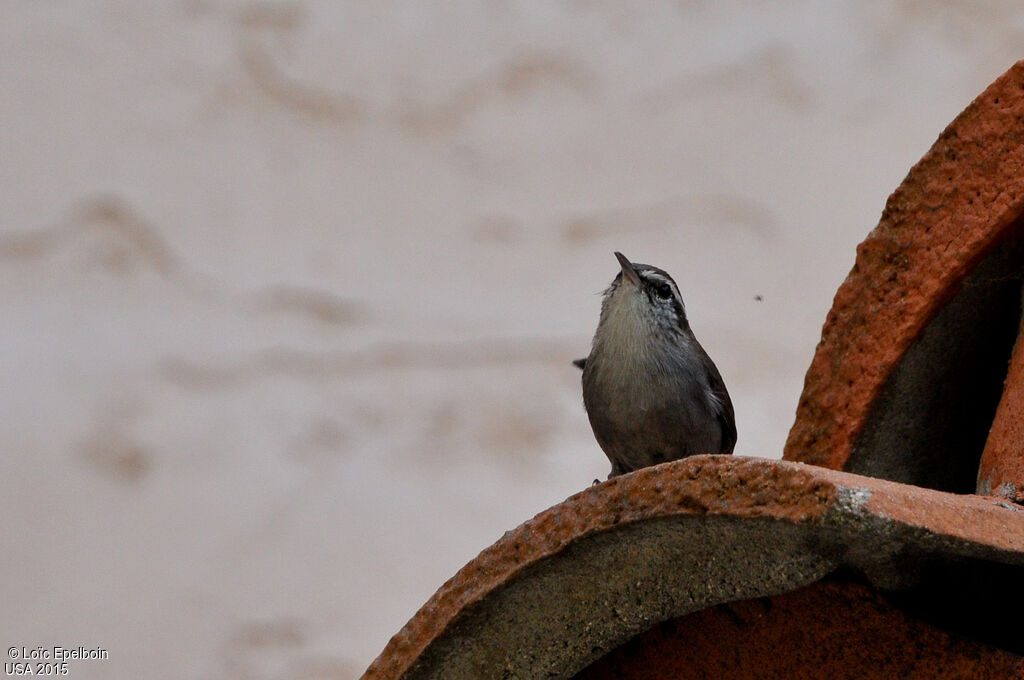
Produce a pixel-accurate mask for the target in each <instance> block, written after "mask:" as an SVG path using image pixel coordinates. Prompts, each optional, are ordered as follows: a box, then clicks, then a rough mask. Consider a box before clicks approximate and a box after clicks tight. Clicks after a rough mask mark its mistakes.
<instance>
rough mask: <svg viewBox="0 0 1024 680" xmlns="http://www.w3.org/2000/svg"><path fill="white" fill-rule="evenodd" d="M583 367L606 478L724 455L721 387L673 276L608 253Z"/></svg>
mask: <svg viewBox="0 0 1024 680" xmlns="http://www.w3.org/2000/svg"><path fill="white" fill-rule="evenodd" d="M615 257H617V258H618V260H619V265H620V266H621V267H622V271H620V272H619V273H618V274H617V275H616V277H615V279H614V280H613V281H612V283H611V285H610V286H608V289H607V290H605V292H604V301H603V302H602V303H601V320H600V321H599V322H598V324H597V332H596V333H594V342H593V345H592V346H591V350H590V356H588V357H587V358H586V359H578V360H577V361H575V362H573V363H575V364H576V365H577V366H579V367H580V368H582V369H583V403H584V405H585V406H586V408H587V416H588V417H589V418H590V425H591V427H592V428H593V429H594V436H595V437H596V438H597V443H598V444H600V445H601V448H602V449H603V450H604V452H605V454H606V455H607V456H608V460H610V461H611V463H612V471H611V474H609V475H608V476H609V478H610V477H614V476H616V475H621V474H624V473H626V472H630V471H632V470H636V469H638V468H642V467H646V466H648V465H656V464H658V463H662V462H664V461H667V460H675V459H677V458H685V457H686V456H692V455H695V454H698V453H732V450H733V447H734V446H735V445H736V421H735V416H734V414H733V409H732V401H731V400H730V399H729V392H728V391H727V390H726V389H725V383H724V382H722V376H721V375H720V374H719V373H718V369H717V368H716V367H715V364H714V362H712V361H711V357H709V356H708V355H707V352H705V351H704V348H703V347H701V345H700V343H699V342H697V338H696V337H694V335H693V331H691V330H690V324H689V322H688V321H687V319H686V308H685V307H684V306H683V299H682V297H681V296H680V295H679V289H678V288H677V287H676V283H675V281H673V280H672V277H671V276H669V275H668V274H667V273H665V272H664V271H662V270H661V269H658V268H657V267H652V266H650V265H646V264H634V263H632V262H630V261H629V260H627V259H626V257H625V256H624V255H623V254H622V253H615Z"/></svg>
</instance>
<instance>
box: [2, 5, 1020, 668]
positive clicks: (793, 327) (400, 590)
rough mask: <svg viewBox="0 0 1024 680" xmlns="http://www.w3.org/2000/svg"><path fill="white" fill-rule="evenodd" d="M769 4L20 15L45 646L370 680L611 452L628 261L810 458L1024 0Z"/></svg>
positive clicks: (8, 69)
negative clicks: (619, 258)
mask: <svg viewBox="0 0 1024 680" xmlns="http://www.w3.org/2000/svg"><path fill="white" fill-rule="evenodd" d="M748 5H749V3H734V2H715V3H712V2H699V1H698V2H675V3H668V2H651V3H645V4H644V5H643V9H638V8H636V7H630V8H627V7H624V6H623V5H622V3H617V2H611V1H607V2H600V1H593V2H586V1H582V0H580V1H576V2H487V3H472V2H463V3H459V2H374V3H368V2H344V3H337V2H330V1H327V0H324V1H321V2H314V1H312V0H301V1H300V0H296V1H295V2H274V1H271V2H248V1H242V0H239V1H229V0H179V1H177V2H165V3H155V2H154V3H118V2H102V1H96V2H86V1H71V0H68V1H58V0H53V1H47V2H41V1H9V2H4V3H2V4H0V86H2V92H3V96H2V99H0V159H2V161H0V315H2V319H3V322H2V325H0V379H2V384H3V391H2V397H0V399H2V401H0V444H2V446H3V457H2V461H3V463H2V465H3V474H2V479H0V503H2V506H0V507H2V513H3V524H2V526H3V530H2V533H0V602H2V603H3V604H2V607H0V612H2V614H0V643H3V645H4V649H5V650H6V648H7V647H9V646H12V645H17V646H27V647H35V646H38V645H43V646H45V647H52V646H53V645H63V646H66V647H70V646H77V645H84V646H86V647H102V648H104V649H107V650H108V651H109V659H108V660H106V661H78V662H72V665H71V668H70V671H71V673H70V677H73V678H79V679H81V678H138V677H147V678H155V679H160V678H197V679H208V678H229V677H246V678H255V679H262V678H267V679H278V678H280V679H283V678H343V679H347V678H354V677H357V676H358V675H359V674H360V673H361V672H362V670H363V669H364V668H365V667H366V665H367V664H368V663H369V662H370V661H371V660H372V659H373V657H374V656H375V655H376V654H377V653H378V652H379V651H380V650H381V649H382V648H383V646H384V644H385V643H386V642H387V640H388V638H389V637H390V636H391V635H392V634H393V633H395V632H396V631H397V630H398V629H399V628H400V627H401V626H402V625H403V624H404V623H405V621H406V620H407V619H408V618H409V617H410V616H411V615H412V614H413V613H414V612H415V610H416V609H417V608H418V607H419V606H420V604H422V603H423V601H425V600H426V598H427V597H429V596H430V594H431V593H432V592H433V591H434V590H435V589H436V588H437V587H438V586H439V585H440V584H441V583H442V582H443V581H444V580H445V579H446V578H448V577H449V576H450V575H451V574H453V573H454V572H455V570H457V569H458V568H459V567H460V566H461V565H462V564H464V563H465V562H466V561H467V560H469V559H470V558H472V557H473V556H474V555H475V554H476V553H477V552H478V551H479V550H481V549H482V548H484V547H486V546H487V545H488V544H490V543H491V542H492V541H494V540H495V539H497V538H498V537H499V536H500V535H501V534H502V532H503V531H504V530H506V529H509V528H512V527H513V526H515V525H517V524H518V523H520V522H521V521H523V520H525V519H527V518H529V517H531V516H532V515H533V514H535V513H536V512H539V511H540V510H542V509H544V508H546V507H547V506H549V505H551V504H554V503H557V502H559V501H560V500H562V499H563V498H565V497H566V496H568V495H570V494H572V493H574V492H575V491H577V490H579V489H581V488H583V487H585V486H586V485H587V484H589V483H590V482H591V480H593V479H594V478H603V477H604V476H605V475H606V473H607V470H608V463H607V461H606V460H605V458H604V456H603V454H602V453H601V452H600V450H599V449H598V448H597V446H596V444H595V443H594V442H593V439H592V436H591V433H590V429H589V425H588V424H587V420H586V415H585V413H584V411H583V408H582V404H581V399H580V389H579V376H578V372H577V371H576V370H575V369H574V368H573V367H572V366H571V365H570V363H569V362H570V361H571V360H572V359H574V358H576V357H579V356H583V355H585V354H586V352H587V348H588V344H589V340H590V334H591V333H592V332H593V329H594V326H595V325H596V321H597V313H598V308H599V304H600V297H599V295H598V293H599V292H600V291H601V290H602V289H603V288H604V286H605V285H606V284H607V283H608V281H609V280H610V279H611V277H612V276H613V275H614V274H615V272H616V271H617V265H616V263H615V260H614V258H613V257H612V251H613V250H621V251H623V252H624V253H625V254H626V255H628V256H629V257H630V258H632V259H634V260H637V261H640V262H648V263H651V264H656V265H659V266H661V267H663V268H665V269H667V270H668V271H670V272H671V273H672V274H673V275H674V276H675V278H676V280H677V281H678V282H679V284H680V287H681V289H682V291H683V295H684V297H685V298H686V301H687V307H688V311H689V314H690V317H691V322H692V325H693V327H694V329H695V331H696V332H697V334H698V336H699V337H700V338H701V339H702V341H703V343H704V345H705V346H706V347H707V349H708V351H709V352H710V353H711V355H712V356H713V357H714V358H715V360H716V362H717V364H718V366H719V368H720V369H721V372H722V374H723V375H724V377H725V379H726V382H727V383H728V385H729V388H730V391H731V393H732V396H733V401H734V402H735V406H736V413H737V421H738V427H739V444H738V447H737V450H736V452H737V453H738V454H742V455H754V456H767V457H778V456H779V455H780V454H781V448H782V443H783V441H784V438H785V434H786V432H787V430H788V428H789V426H790V424H791V423H792V419H793V411H794V408H795V406H796V401H797V397H798V395H799V392H800V388H801V385H802V379H803V373H804V370H805V369H806V367H807V365H808V363H809V362H810V358H811V354H812V351H813V349H814V346H815V344H816V342H817V340H818V337H819V330H820V327H821V323H822V321H823V320H824V316H825V313H826V311H827V310H828V307H829V305H830V302H831V298H832V295H833V293H834V291H835V289H836V287H837V286H838V285H839V283H840V282H841V281H842V279H843V277H844V276H845V274H846V272H847V271H848V269H849V267H850V265H851V264H852V262H853V257H854V248H855V245H856V244H857V243H858V242H859V241H860V240H861V239H862V238H863V236H864V235H865V234H866V233H867V231H868V230H869V229H870V228H871V227H872V226H873V225H874V224H875V222H876V221H877V218H878V215H879V213H880V212H881V209H882V206H883V204H884V201H885V198H886V196H887V195H888V194H889V192H890V191H892V190H893V189H894V188H895V187H896V185H897V184H898V183H899V182H900V180H901V179H902V177H903V176H904V174H905V173H906V171H907V170H908V169H909V167H910V166H911V165H912V164H913V163H914V162H915V161H916V160H917V159H918V158H919V157H920V156H921V155H922V154H923V153H924V152H925V151H926V150H927V149H928V147H929V146H930V144H931V142H932V141H933V140H934V139H935V137H936V136H937V135H938V133H939V132H940V131H941V130H942V128H943V127H944V126H945V125H946V124H947V123H948V122H949V121H950V120H951V119H952V118H953V117H954V116H955V115H956V114H957V113H958V112H959V111H960V110H961V109H962V108H963V107H964V106H966V105H967V104H968V102H969V101H970V100H971V99H972V98H973V97H974V96H975V95H977V94H978V93H979V92H980V91H981V90H982V89H983V88H984V87H985V86H986V85H987V84H988V83H989V82H990V81H991V80H993V79H994V78H995V77H997V76H998V75H999V74H1000V73H1002V72H1003V71H1004V70H1005V69H1006V68H1007V67H1009V66H1010V64H1011V63H1012V62H1013V61H1015V60H1016V59H1018V58H1020V57H1022V56H1024V10H1020V9H1017V7H1018V6H1019V3H1015V2H1009V1H1008V2H956V3H943V4H939V3H925V2H912V1H905V2H880V1H877V2H861V1H854V0H851V1H849V2H834V3H819V2H804V3H770V4H769V3H764V4H763V6H762V8H760V9H757V8H751V7H750V6H748ZM755 296H760V297H761V298H762V299H761V301H758V299H756V297H755ZM9 660H10V659H9V658H5V661H9Z"/></svg>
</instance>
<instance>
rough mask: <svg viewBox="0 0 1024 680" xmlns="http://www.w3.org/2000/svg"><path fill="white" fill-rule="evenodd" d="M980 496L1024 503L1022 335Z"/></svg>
mask: <svg viewBox="0 0 1024 680" xmlns="http://www.w3.org/2000/svg"><path fill="white" fill-rule="evenodd" d="M1022 321H1024V319H1022ZM1022 329H1024V324H1022ZM978 493H980V494H985V495H989V494H995V495H997V496H1002V497H1004V498H1008V499H1010V500H1012V501H1014V502H1017V503H1022V502H1024V334H1021V333H1019V334H1018V336H1017V344H1016V346H1015V347H1014V348H1013V358H1012V359H1011V360H1010V369H1009V372H1008V373H1007V376H1006V384H1005V387H1004V389H1003V398H1002V400H1001V401H1000V402H999V408H998V409H997V410H996V417H995V420H994V421H993V422H992V429H991V431H990V432H989V435H988V441H986V442H985V451H984V453H982V456H981V466H980V468H979V470H978Z"/></svg>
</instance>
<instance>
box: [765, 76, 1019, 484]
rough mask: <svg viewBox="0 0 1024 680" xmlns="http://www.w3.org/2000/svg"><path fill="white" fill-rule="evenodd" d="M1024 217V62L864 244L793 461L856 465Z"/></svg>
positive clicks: (843, 292) (975, 106)
mask: <svg viewBox="0 0 1024 680" xmlns="http://www.w3.org/2000/svg"><path fill="white" fill-rule="evenodd" d="M1022 213H1024V62H1018V63H1017V64H1016V65H1014V66H1013V67H1012V68H1011V69H1010V70H1009V71H1007V72H1006V73H1005V74H1003V75H1002V76H1001V77H1000V78H999V79H998V80H996V81H995V82H994V83H993V84H992V85H991V86H990V87H989V88H988V89H987V90H985V92H983V93H982V94H981V95H980V96H979V97H978V98H977V99H975V100H974V101H973V102H972V103H971V104H970V105H969V106H968V107H967V108H966V109H965V110H964V111H963V113H961V114H960V115H959V116H957V118H956V120H954V121H953V122H952V123H951V124H950V125H949V127H947V128H946V130H945V131H944V132H943V133H942V134H941V135H940V136H939V138H938V140H937V141H936V142H935V144H934V146H933V147H932V148H931V150H929V151H928V153H927V154H925V156H924V157H923V158H922V159H921V160H920V162H918V163H917V165H915V166H914V167H913V168H912V169H911V170H910V173H909V174H908V175H907V177H906V179H905V180H904V181H903V183H902V184H901V185H900V186H899V188H897V189H896V191H895V192H894V193H893V194H892V195H891V196H890V197H889V200H888V202H887V204H886V206H885V210H884V212H883V213H882V217H881V220H880V222H879V224H878V226H877V227H876V228H875V229H874V230H873V231H872V232H871V234H870V235H869V236H868V237H867V239H865V240H864V242H863V243H861V244H860V246H859V247H858V249H857V260H856V263H855V264H854V267H853V269H852V270H851V272H850V274H849V276H848V277H847V279H846V281H845V282H844V283H843V284H842V286H841V287H840V288H839V290H838V292H837V293H836V296H835V300H834V303H833V306H832V310H831V311H830V312H829V314H828V317H827V319H826V321H825V325H824V328H823V330H822V338H821V342H820V343H819V345H818V348H817V351H816V352H815V356H814V359H813V362H812V364H811V367H810V369H809V370H808V372H807V376H806V379H805V384H804V391H803V394H802V396H801V398H800V402H799V406H798V408H797V417H796V422H795V424H794V425H793V428H792V430H791V432H790V434H789V439H788V441H787V442H786V447H785V456H784V457H785V459H787V460H799V461H803V462H806V463H813V464H815V465H822V466H825V467H830V468H833V469H853V468H851V467H849V461H850V457H851V454H852V453H853V451H854V449H855V447H856V446H857V443H858V438H859V437H860V436H861V434H862V432H863V430H864V428H865V427H866V423H867V421H868V419H869V416H870V415H871V412H872V408H873V407H874V406H876V404H877V402H878V400H879V397H880V395H881V394H882V392H883V389H884V388H885V386H886V383H887V380H888V379H889V378H890V376H891V375H892V374H893V371H894V369H895V368H896V367H897V365H898V364H899V362H900V361H901V359H903V358H904V356H905V354H906V353H907V351H908V349H909V348H910V347H911V345H912V344H913V343H914V342H915V340H917V339H918V338H919V336H920V335H921V333H922V331H923V330H924V329H925V327H926V326H927V325H928V324H929V322H930V321H932V320H933V319H934V318H935V317H936V314H937V313H938V312H939V310H940V309H941V308H942V307H943V306H944V305H945V304H946V303H947V302H949V301H950V300H951V299H952V298H953V296H954V295H955V294H956V293H957V291H958V289H959V288H960V286H961V284H962V283H963V282H964V280H965V279H966V278H967V277H968V275H969V274H970V273H971V272H972V271H973V270H974V269H975V267H976V266H977V265H978V263H979V262H981V261H982V260H983V259H984V258H985V257H986V256H987V255H988V254H989V253H990V252H991V251H992V249H993V248H995V247H998V246H999V244H1000V243H1001V242H1003V241H1004V239H1006V238H1007V237H1008V236H1009V235H1010V234H1011V232H1014V231H1016V225H1015V222H1016V221H1017V220H1018V218H1020V216H1021V215H1022ZM1011 342H1012V338H1011ZM996 396H998V395H996ZM992 403H993V405H994V404H995V403H996V401H993V402H992ZM983 435H984V432H983V433H982V436H983ZM895 441H896V442H897V443H898V438H897V439H896V440H895ZM982 441H983V440H982ZM980 448H981V447H980V446H979V447H978V451H979V454H978V455H980ZM976 461H977V458H976V457H975V464H976ZM1018 464H1019V462H1018ZM869 474H870V472H869ZM893 478H895V477H893ZM903 481H908V480H903ZM910 481H914V482H915V483H917V482H916V480H913V479H912V478H911V480H910ZM970 481H971V485H973V479H972V480H970ZM968 488H970V486H968Z"/></svg>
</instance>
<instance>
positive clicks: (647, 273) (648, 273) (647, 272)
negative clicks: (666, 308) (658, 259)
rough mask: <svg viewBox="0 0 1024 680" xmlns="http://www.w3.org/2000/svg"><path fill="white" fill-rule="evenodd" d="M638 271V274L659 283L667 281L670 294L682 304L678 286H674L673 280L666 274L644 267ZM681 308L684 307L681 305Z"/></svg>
mask: <svg viewBox="0 0 1024 680" xmlns="http://www.w3.org/2000/svg"><path fill="white" fill-rule="evenodd" d="M638 273H639V274H640V276H642V277H643V278H646V279H648V280H651V281H657V282H659V283H667V284H668V285H669V286H670V287H671V288H672V294H673V295H675V298H676V300H679V304H680V305H682V304H683V296H682V294H681V293H680V292H679V288H678V286H676V282H675V281H673V280H672V279H670V278H668V277H666V276H663V275H662V274H661V273H660V272H656V271H654V270H653V269H644V270H641V271H640V272H638ZM683 309H685V307H683Z"/></svg>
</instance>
